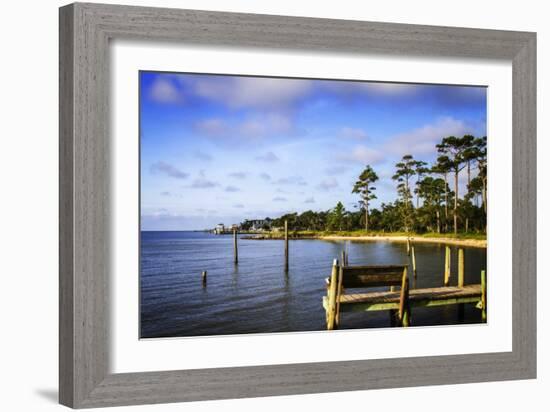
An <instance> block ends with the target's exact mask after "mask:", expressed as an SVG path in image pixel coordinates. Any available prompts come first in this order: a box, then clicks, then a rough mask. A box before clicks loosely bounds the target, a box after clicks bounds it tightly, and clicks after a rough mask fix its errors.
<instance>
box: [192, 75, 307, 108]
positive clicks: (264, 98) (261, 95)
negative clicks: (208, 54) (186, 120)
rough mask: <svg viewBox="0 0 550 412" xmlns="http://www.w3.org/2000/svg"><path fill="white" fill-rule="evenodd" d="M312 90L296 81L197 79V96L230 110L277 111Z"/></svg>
mask: <svg viewBox="0 0 550 412" xmlns="http://www.w3.org/2000/svg"><path fill="white" fill-rule="evenodd" d="M311 90H312V83H311V82H309V81H304V80H299V79H276V78H260V77H220V78H216V79H215V78H211V77H206V78H204V79H197V80H196V81H195V83H194V91H195V93H196V94H197V95H199V96H201V97H204V98H207V99H210V100H215V101H218V102H221V103H223V104H225V105H226V106H228V107H231V108H242V107H254V108H281V107H286V106H288V105H291V104H293V103H294V102H295V101H296V100H298V99H300V98H302V97H304V96H305V95H307V94H308V93H309V92H310V91H311Z"/></svg>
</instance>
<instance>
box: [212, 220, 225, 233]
mask: <svg viewBox="0 0 550 412" xmlns="http://www.w3.org/2000/svg"><path fill="white" fill-rule="evenodd" d="M223 232H225V226H224V224H223V223H218V224H217V225H216V227H215V228H214V233H216V234H217V235H221V234H222V233H223Z"/></svg>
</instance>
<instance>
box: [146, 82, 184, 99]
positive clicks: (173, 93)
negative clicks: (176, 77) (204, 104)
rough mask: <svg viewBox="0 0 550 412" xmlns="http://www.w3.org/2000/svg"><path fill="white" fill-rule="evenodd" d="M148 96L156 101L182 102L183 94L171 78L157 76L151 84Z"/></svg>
mask: <svg viewBox="0 0 550 412" xmlns="http://www.w3.org/2000/svg"><path fill="white" fill-rule="evenodd" d="M149 96H150V98H151V99H153V100H154V101H156V102H158V103H182V102H183V100H184V99H183V94H182V93H181V92H180V91H179V90H178V89H177V87H176V85H175V84H174V83H172V81H171V80H169V79H167V78H165V77H157V78H156V79H155V80H154V81H153V83H152V84H151V88H150V89H149Z"/></svg>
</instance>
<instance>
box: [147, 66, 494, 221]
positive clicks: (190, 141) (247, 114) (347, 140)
mask: <svg viewBox="0 0 550 412" xmlns="http://www.w3.org/2000/svg"><path fill="white" fill-rule="evenodd" d="M139 81H140V123H141V124H140V130H141V131H140V134H141V136H140V142H141V217H142V230H195V229H205V228H210V227H213V226H214V225H215V224H217V223H224V224H232V223H239V222H241V221H243V220H244V219H255V218H264V217H266V216H270V217H277V216H279V215H281V214H284V213H287V212H303V211H306V210H310V209H311V210H316V211H318V210H327V209H330V208H332V207H334V205H335V204H336V203H337V202H338V201H342V202H343V203H344V205H345V206H346V208H347V209H349V210H356V208H355V205H356V204H357V201H358V200H359V199H358V197H357V195H355V194H352V193H351V189H352V186H353V183H354V182H355V180H356V178H357V176H358V175H359V174H360V173H361V171H362V170H363V169H364V167H365V166H366V165H367V164H369V165H371V166H372V167H373V168H374V170H375V171H376V172H377V173H378V176H379V178H380V180H379V181H378V182H377V184H376V187H377V196H378V199H377V200H375V201H373V203H372V205H373V206H374V207H376V206H378V205H379V204H380V203H381V202H391V201H393V200H394V199H395V198H396V190H395V182H394V181H393V180H392V179H391V176H392V175H393V173H394V170H395V167H394V165H395V163H396V162H398V161H399V159H400V158H401V157H402V156H403V155H404V154H412V155H413V156H414V157H415V158H417V159H419V160H424V161H426V162H432V161H434V160H435V158H436V157H437V152H436V149H435V144H436V143H437V142H439V141H441V138H443V137H446V136H449V135H455V136H462V135H464V134H473V135H474V136H476V137H477V136H484V135H486V89H485V88H484V87H468V86H445V85H416V84H397V83H373V82H351V81H332V80H309V79H281V78H260V77H244V76H221V75H194V74H175V73H158V72H140V78H139ZM474 173H475V172H474ZM464 179H465V176H461V181H462V182H463V181H464Z"/></svg>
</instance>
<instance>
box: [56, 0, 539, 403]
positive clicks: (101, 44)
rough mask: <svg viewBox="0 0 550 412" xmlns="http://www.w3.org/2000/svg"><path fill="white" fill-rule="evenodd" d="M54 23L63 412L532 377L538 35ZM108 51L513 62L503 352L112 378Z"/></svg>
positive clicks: (97, 7) (296, 24) (302, 24)
mask: <svg viewBox="0 0 550 412" xmlns="http://www.w3.org/2000/svg"><path fill="white" fill-rule="evenodd" d="M59 25H60V26H59V27H60V45H59V47H60V49H59V58H60V99H59V100H60V121H59V127H60V180H59V185H60V262H59V263H60V272H59V280H60V294H59V296H60V299H59V304H60V306H59V322H60V328H59V332H60V335H59V360H60V365H59V368H60V370H59V398H60V402H61V403H62V404H64V405H67V406H70V407H74V408H87V407H100V406H114V405H130V404H145V403H161V402H180V401H196V400H211V399H223V398H245V397H257V396H273V395H290V394H305V393H318V392H331V391H350V390H362V389H375V388H390V387H406V386H419V385H440V384H455V383H466V382H484V381H499V380H511V379H529V378H535V377H536V342H537V340H536V289H535V287H536V152H535V149H536V34H535V33H527V32H511V31H498V30H480V29H467V28H453V27H431V26H419V25H408V24H390V23H370V22H360V21H343V20H330V19H316V18H302V17H287V16H271V15H255V14H238V13H220V12H210V11H194V10H177V9H159V8H145V7H130V6H116V5H104V4H84V3H76V4H71V5H68V6H65V7H62V8H61V9H60V22H59ZM111 39H138V40H140V39H142V40H155V41H177V42H183V43H186V44H197V45H228V46H247V47H259V48H265V49H280V48H283V49H293V50H297V51H304V52H307V51H308V50H309V51H323V50H326V51H330V52H346V53H357V54H360V53H382V54H393V55H399V54H405V55H411V54H413V55H423V56H433V57H458V58H494V59H504V60H507V61H511V62H512V65H513V69H512V71H513V86H512V87H513V118H512V121H513V145H514V152H513V164H512V167H513V182H512V185H513V206H512V207H513V223H512V227H513V258H512V259H513V265H512V271H513V275H512V276H513V302H512V306H513V325H512V326H513V350H512V351H511V352H502V353H480V354H467V355H452V356H430V357H413V358H400V359H380V360H368V359H365V360H357V361H339V362H320V363H306V364H290V365H269V366H252V367H231V368H216V369H198V370H180V371H177V370H176V371H163V372H144V373H124V374H111V373H109V345H108V335H109V330H108V327H109V325H108V308H109V282H108V260H109V231H108V227H109V224H110V222H109V210H108V206H109V201H108V200H109V198H108V194H109V133H108V132H109V129H108V124H109V41H110V40H111ZM506 120H509V119H506Z"/></svg>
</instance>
